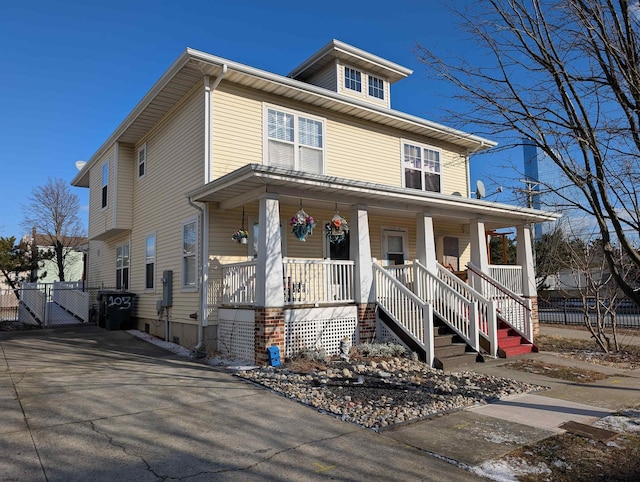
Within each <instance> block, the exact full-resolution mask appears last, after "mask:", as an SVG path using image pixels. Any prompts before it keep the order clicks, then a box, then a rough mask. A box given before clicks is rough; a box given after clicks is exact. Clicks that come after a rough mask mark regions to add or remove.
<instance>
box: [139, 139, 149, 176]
mask: <svg viewBox="0 0 640 482" xmlns="http://www.w3.org/2000/svg"><path fill="white" fill-rule="evenodd" d="M146 172H147V145H146V144H143V145H142V147H140V149H138V177H144V175H145V174H146Z"/></svg>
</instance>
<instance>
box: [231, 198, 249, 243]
mask: <svg viewBox="0 0 640 482" xmlns="http://www.w3.org/2000/svg"><path fill="white" fill-rule="evenodd" d="M248 237H249V233H248V232H247V230H246V229H244V206H242V225H241V227H240V229H238V230H237V231H236V232H235V233H233V234H232V235H231V239H233V240H234V241H235V242H236V243H240V244H247V238H248Z"/></svg>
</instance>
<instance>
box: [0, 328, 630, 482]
mask: <svg viewBox="0 0 640 482" xmlns="http://www.w3.org/2000/svg"><path fill="white" fill-rule="evenodd" d="M0 349H1V352H0V410H2V413H3V415H4V417H3V422H2V423H0V434H1V436H0V450H2V453H3V457H2V458H1V459H0V480H49V481H56V480H61V481H62V480H64V481H68V480H87V479H92V480H165V479H167V478H189V480H324V479H339V480H403V481H405V480H456V481H458V480H460V481H464V480H480V478H479V477H477V476H476V475H474V474H473V473H472V472H471V471H470V469H471V468H472V467H475V466H479V465H481V464H482V463H483V462H486V461H487V460H491V459H494V458H496V457H500V456H502V455H504V454H505V453H507V452H510V451H511V450H513V449H515V448H517V447H519V446H522V445H524V444H527V443H533V442H535V441H537V440H540V439H543V438H546V437H548V436H550V435H553V434H554V433H557V432H558V431H559V429H558V425H560V424H561V423H562V422H564V421H567V420H574V421H581V422H586V423H590V422H591V421H593V420H596V419H597V418H600V417H603V416H605V415H608V414H609V413H610V412H612V411H615V410H619V409H622V408H627V407H631V406H635V405H637V404H638V400H640V371H638V370H636V371H627V372H625V373H624V376H617V374H618V373H620V372H621V371H620V370H612V369H608V368H606V367H602V368H601V370H602V371H603V372H604V373H607V374H609V375H612V376H610V377H609V378H607V379H605V380H602V381H600V382H595V383H590V384H587V385H581V384H575V383H569V382H566V381H562V380H554V379H550V378H546V377H542V376H539V375H534V374H529V373H524V372H518V371H514V370H510V369H509V368H508V367H507V366H506V363H507V361H506V360H494V361H491V362H489V363H484V364H477V365H474V366H473V370H474V371H477V372H480V373H487V374H492V375H496V376H504V377H508V378H515V379H520V380H526V381H528V382H532V383H537V384H539V385H543V386H547V387H549V389H548V390H546V391H543V392H539V393H536V394H528V395H523V396H519V397H513V398H510V399H506V400H501V401H499V402H497V403H493V404H489V405H486V406H480V407H475V408H472V409H469V410H463V411H460V412H454V413H451V414H449V415H444V416H440V417H435V418H433V419H430V420H424V421H420V422H417V423H414V424H411V425H406V426H401V427H397V428H395V429H392V430H388V431H385V432H382V433H381V434H378V433H375V432H372V431H370V430H367V429H364V428H359V427H357V426H354V425H351V424H348V423H343V422H340V421H339V420H337V419H335V418H334V417H331V416H328V415H323V414H320V413H318V412H316V411H315V410H313V409H311V408H308V407H305V406H303V405H301V404H298V403H296V402H293V401H291V400H288V399H284V398H282V397H280V396H277V395H275V394H273V393H271V392H269V391H267V390H263V389H260V388H257V387H255V386H253V385H250V384H248V383H246V382H243V381H241V380H239V379H237V378H235V377H233V376H232V375H230V374H228V373H225V372H222V371H217V370H214V369H211V368H210V367H208V366H206V365H202V364H198V363H195V362H193V361H190V360H186V359H184V358H180V357H178V356H176V355H173V354H171V353H169V352H166V351H164V350H162V349H160V348H158V347H156V346H154V345H151V344H148V343H146V342H144V341H142V340H140V339H138V338H135V337H133V336H131V335H129V334H127V333H125V332H108V331H104V330H101V329H99V328H96V327H84V328H74V329H59V330H44V331H37V332H28V333H24V332H23V333H12V334H6V333H4V334H0ZM530 356H531V357H534V358H538V359H540V360H543V361H544V360H546V362H547V363H571V361H570V360H565V359H561V358H557V357H553V356H552V355H548V354H532V355H530ZM572 364H573V363H572ZM589 368H590V369H600V368H598V367H594V366H593V365H589Z"/></svg>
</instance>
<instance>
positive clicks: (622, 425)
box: [593, 410, 640, 433]
mask: <svg viewBox="0 0 640 482" xmlns="http://www.w3.org/2000/svg"><path fill="white" fill-rule="evenodd" d="M593 426H594V427H598V428H604V429H606V430H612V431H614V432H620V433H636V432H640V410H626V411H624V412H622V414H621V415H609V416H608V417H604V418H601V419H600V420H597V421H596V422H595V423H594V424H593Z"/></svg>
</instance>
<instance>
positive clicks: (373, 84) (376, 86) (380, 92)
mask: <svg viewBox="0 0 640 482" xmlns="http://www.w3.org/2000/svg"><path fill="white" fill-rule="evenodd" d="M369 97H375V98H376V99H384V80H382V79H379V78H378V77H374V76H373V75H370V76H369Z"/></svg>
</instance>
